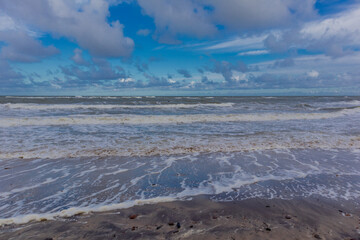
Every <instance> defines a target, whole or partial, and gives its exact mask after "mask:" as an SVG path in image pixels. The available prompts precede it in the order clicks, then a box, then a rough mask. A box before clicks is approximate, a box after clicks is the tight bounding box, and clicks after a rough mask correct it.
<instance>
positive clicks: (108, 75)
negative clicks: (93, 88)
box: [60, 58, 129, 84]
mask: <svg viewBox="0 0 360 240" xmlns="http://www.w3.org/2000/svg"><path fill="white" fill-rule="evenodd" d="M60 69H61V71H62V73H63V74H64V75H65V76H67V77H68V79H70V80H71V81H79V82H81V81H84V82H87V83H89V84H91V83H93V82H97V81H106V80H118V79H122V78H128V77H129V76H128V74H126V73H125V71H124V70H123V69H122V68H114V67H113V66H112V65H111V64H110V63H109V62H108V61H106V60H104V59H96V58H95V59H93V63H92V64H91V65H89V66H87V67H83V66H77V65H69V66H61V67H60Z"/></svg>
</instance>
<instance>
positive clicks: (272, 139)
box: [0, 97, 360, 225]
mask: <svg viewBox="0 0 360 240" xmlns="http://www.w3.org/2000/svg"><path fill="white" fill-rule="evenodd" d="M359 123H360V97H0V225H1V224H4V223H12V222H15V223H21V222H27V221H30V220H32V219H41V218H53V217H57V216H69V215H73V214H76V213H79V212H87V211H105V210H111V209H116V208H121V207H128V206H132V205H134V204H140V203H144V202H158V201H169V200H174V199H184V198H188V197H191V196H195V195H199V194H210V195H212V198H213V199H216V200H219V201H227V200H234V199H246V198H253V197H261V198H284V199H291V198H294V197H299V196H305V197H306V196H318V195H319V196H323V197H328V198H332V199H340V200H341V199H345V200H353V201H358V200H360V125H359Z"/></svg>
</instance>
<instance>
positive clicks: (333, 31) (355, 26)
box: [300, 5, 360, 44]
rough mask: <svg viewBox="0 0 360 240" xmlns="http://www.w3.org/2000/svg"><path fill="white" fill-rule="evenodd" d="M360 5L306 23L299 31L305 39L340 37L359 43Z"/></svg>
mask: <svg viewBox="0 0 360 240" xmlns="http://www.w3.org/2000/svg"><path fill="white" fill-rule="evenodd" d="M359 23H360V5H359V6H353V8H352V9H351V10H350V11H345V12H341V13H340V14H337V15H335V16H333V17H330V18H327V19H324V20H320V21H314V22H310V23H308V24H306V25H305V26H304V28H303V29H302V30H301V31H300V33H301V34H302V35H303V36H304V37H305V38H307V39H316V40H324V39H331V38H337V39H339V38H341V39H344V40H346V41H347V42H348V43H349V42H351V43H355V44H360V24H359Z"/></svg>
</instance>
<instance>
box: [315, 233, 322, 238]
mask: <svg viewBox="0 0 360 240" xmlns="http://www.w3.org/2000/svg"><path fill="white" fill-rule="evenodd" d="M314 238H316V239H322V238H321V237H320V235H319V234H314Z"/></svg>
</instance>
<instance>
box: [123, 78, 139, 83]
mask: <svg viewBox="0 0 360 240" xmlns="http://www.w3.org/2000/svg"><path fill="white" fill-rule="evenodd" d="M119 82H121V83H129V82H135V80H134V79H133V78H120V79H119Z"/></svg>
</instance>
